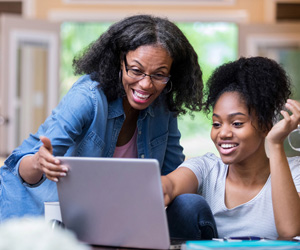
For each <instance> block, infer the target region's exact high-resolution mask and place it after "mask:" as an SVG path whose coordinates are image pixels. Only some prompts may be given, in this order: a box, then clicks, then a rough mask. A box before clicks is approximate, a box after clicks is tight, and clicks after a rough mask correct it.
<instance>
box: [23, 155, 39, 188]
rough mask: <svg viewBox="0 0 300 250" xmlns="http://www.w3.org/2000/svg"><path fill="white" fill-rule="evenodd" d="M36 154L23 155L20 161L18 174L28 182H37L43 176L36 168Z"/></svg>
mask: <svg viewBox="0 0 300 250" xmlns="http://www.w3.org/2000/svg"><path fill="white" fill-rule="evenodd" d="M37 154H38V153H36V154H34V155H28V156H25V157H24V158H23V159H22V160H21V162H20V166H19V174H20V176H21V178H22V179H23V180H24V181H25V182H27V183H28V184H36V183H38V182H39V181H40V180H41V178H42V176H43V173H42V171H41V170H40V169H39V168H37V164H39V163H38V159H37V157H38V155H37Z"/></svg>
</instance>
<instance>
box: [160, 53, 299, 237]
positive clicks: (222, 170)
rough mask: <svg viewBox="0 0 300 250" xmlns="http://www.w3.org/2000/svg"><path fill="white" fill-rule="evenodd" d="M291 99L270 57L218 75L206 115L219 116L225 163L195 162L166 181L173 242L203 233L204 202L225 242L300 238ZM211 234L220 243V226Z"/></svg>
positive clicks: (215, 124)
mask: <svg viewBox="0 0 300 250" xmlns="http://www.w3.org/2000/svg"><path fill="white" fill-rule="evenodd" d="M290 93H291V92H290V82H289V79H288V77H287V75H286V73H285V71H284V70H283V69H282V68H281V67H280V66H279V65H278V64H277V63H276V62H275V61H273V60H270V59H267V58H263V57H253V58H240V59H239V60H237V61H234V62H231V63H228V64H225V65H223V66H220V67H219V68H218V69H217V70H216V71H215V72H214V73H213V74H212V76H211V78H210V79H209V81H208V96H207V100H206V104H205V110H206V111H208V112H209V111H210V110H212V129H211V139H212V140H213V142H214V144H215V146H216V148H217V149H218V151H219V153H220V158H219V157H217V156H215V155H214V154H212V153H208V154H206V155H204V156H201V157H196V158H192V159H189V160H187V161H185V162H184V163H182V164H181V165H180V167H179V168H178V169H176V170H175V171H173V172H172V173H170V174H168V175H167V176H164V177H162V184H163V190H164V196H165V204H166V205H169V207H168V216H169V218H170V221H171V222H172V223H171V225H170V228H171V234H173V235H174V236H180V235H183V234H185V232H184V231H182V230H181V228H183V230H185V231H186V232H190V233H191V235H193V237H195V236H197V235H199V234H201V233H203V231H201V230H199V224H200V222H201V216H202V212H201V209H202V208H201V207H200V206H198V205H197V202H198V200H202V199H203V198H204V199H205V200H206V201H207V204H208V205H209V206H210V208H211V211H212V214H213V216H214V220H215V223H216V226H217V231H218V235H219V237H230V236H260V237H267V238H271V239H276V238H278V237H293V236H296V235H300V198H299V195H300V157H293V158H287V157H286V155H285V152H284V147H283V143H284V140H285V138H286V137H287V136H288V134H289V133H290V132H291V131H292V130H293V129H295V128H296V127H297V125H298V124H299V123H300V103H299V102H297V101H295V100H291V99H288V97H289V95H290ZM279 114H281V115H282V119H281V120H280V121H279V122H277V123H274V121H275V120H276V119H277V118H278V115H279ZM299 139H300V138H299ZM265 142H266V149H265ZM185 193H192V194H188V195H187V194H185ZM182 194H183V195H182ZM200 195H201V196H200ZM202 196H203V197H202ZM175 197H176V198H175ZM171 202H172V203H171ZM199 218H200V219H199ZM176 220H177V222H176V223H175V221H176ZM187 221H188V223H186V222H187ZM178 224H182V227H178ZM206 231H211V232H214V233H215V235H217V234H216V228H215V227H214V221H213V220H212V221H211V223H210V224H209V225H208V227H207V229H206ZM185 237H188V235H185Z"/></svg>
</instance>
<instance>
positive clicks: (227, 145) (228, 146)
mask: <svg viewBox="0 0 300 250" xmlns="http://www.w3.org/2000/svg"><path fill="white" fill-rule="evenodd" d="M236 146H237V144H221V147H222V148H233V147H236Z"/></svg>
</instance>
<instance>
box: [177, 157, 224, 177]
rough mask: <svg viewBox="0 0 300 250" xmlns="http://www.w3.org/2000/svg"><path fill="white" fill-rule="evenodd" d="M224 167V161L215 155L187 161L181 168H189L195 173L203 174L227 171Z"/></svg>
mask: <svg viewBox="0 0 300 250" xmlns="http://www.w3.org/2000/svg"><path fill="white" fill-rule="evenodd" d="M223 166H225V164H224V163H223V162H222V160H221V159H220V158H219V157H217V156H216V155H215V154H213V153H206V154H205V155H202V156H198V157H193V158H190V159H187V160H186V161H184V162H183V163H182V164H181V165H180V167H188V168H190V169H191V170H193V171H194V172H195V171H196V172H201V173H202V174H205V173H206V174H208V173H209V172H211V171H222V170H225V169H226V168H225V167H223Z"/></svg>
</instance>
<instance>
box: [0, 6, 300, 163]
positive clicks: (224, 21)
mask: <svg viewBox="0 0 300 250" xmlns="http://www.w3.org/2000/svg"><path fill="white" fill-rule="evenodd" d="M132 14H153V15H158V16H162V17H167V18H169V20H171V21H173V22H175V23H176V24H177V25H178V26H179V28H180V29H181V30H182V31H183V32H184V33H185V35H186V36H187V38H188V39H189V41H190V42H191V44H192V45H193V47H194V48H195V50H196V52H197V54H198V57H199V63H200V66H201V68H202V71H203V79H204V82H206V81H207V79H208V77H209V76H210V74H211V72H212V71H213V70H214V69H215V68H216V67H217V66H219V65H221V64H223V63H225V62H228V61H232V60H235V59H237V58H238V57H240V56H257V55H262V56H267V57H270V58H273V59H275V60H276V61H278V62H279V63H280V64H282V65H283V66H284V68H285V69H286V70H287V72H288V74H289V75H290V77H291V79H292V82H293V98H295V99H298V100H300V0H185V1H181V0H23V1H22V0H19V1H15V0H10V1H9V0H7V1H2V0H0V157H2V159H3V158H5V157H6V156H7V155H9V154H10V152H11V151H12V150H13V149H14V148H15V147H17V146H18V145H19V144H20V143H21V142H22V140H23V139H25V138H26V137H28V135H29V133H35V132H36V130H37V128H38V127H39V125H40V124H41V123H42V122H43V121H44V120H45V118H46V117H47V116H48V115H49V114H50V113H51V110H52V109H53V108H54V107H55V106H56V105H57V103H58V102H59V100H60V99H61V98H62V97H63V96H64V95H65V94H66V92H67V91H68V89H69V88H70V87H71V85H72V84H73V83H74V82H75V81H76V79H77V78H78V76H75V75H74V74H73V69H72V61H73V58H74V56H75V55H76V54H77V53H79V52H80V51H81V50H82V49H84V48H85V47H86V46H87V45H88V44H89V43H90V42H92V41H94V40H95V39H97V38H98V37H99V36H100V35H101V34H102V33H103V32H104V31H105V30H106V29H107V28H108V27H109V25H111V24H112V23H114V22H116V21H118V20H120V19H122V18H124V17H127V16H129V15H132ZM179 127H180V130H181V133H182V139H181V144H182V145H183V147H184V153H185V154H186V156H187V157H193V156H197V155H202V154H204V153H206V152H208V151H210V152H214V153H216V154H218V153H217V151H216V149H215V147H214V145H213V144H212V142H211V140H210V128H211V119H210V117H206V116H205V115H204V114H202V113H201V112H200V113H194V114H193V117H191V116H190V115H189V114H187V115H184V116H180V117H179ZM285 146H286V152H287V155H288V156H292V155H300V152H296V151H293V150H291V149H290V148H289V146H288V144H287V143H286V144H285Z"/></svg>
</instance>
